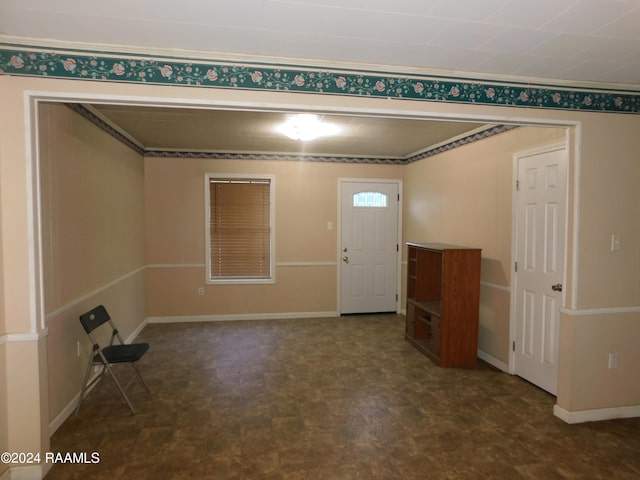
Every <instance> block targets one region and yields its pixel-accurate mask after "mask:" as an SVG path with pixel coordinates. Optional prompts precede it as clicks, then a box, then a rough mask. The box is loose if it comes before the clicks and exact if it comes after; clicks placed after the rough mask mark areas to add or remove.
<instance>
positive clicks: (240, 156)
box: [66, 103, 518, 165]
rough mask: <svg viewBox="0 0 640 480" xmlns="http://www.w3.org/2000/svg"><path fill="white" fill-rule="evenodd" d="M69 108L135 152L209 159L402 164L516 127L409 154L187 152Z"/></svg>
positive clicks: (76, 105)
mask: <svg viewBox="0 0 640 480" xmlns="http://www.w3.org/2000/svg"><path fill="white" fill-rule="evenodd" d="M66 105H67V106H68V107H69V108H70V109H71V110H73V111H74V112H76V113H78V114H80V115H82V116H83V117H84V118H85V119H87V120H89V121H90V122H92V123H93V124H95V125H96V126H97V127H98V128H101V129H102V130H104V131H105V132H107V133H108V134H109V135H111V136H113V137H114V138H116V139H117V140H118V141H120V142H122V143H123V144H125V145H126V146H128V147H129V148H131V149H132V150H134V151H135V152H137V153H138V154H140V155H143V156H145V157H156V158H205V159H209V160H288V161H300V162H322V163H361V164H377V165H406V164H408V163H412V162H416V161H418V160H422V159H423V158H428V157H431V156H433V155H437V154H438V153H443V152H446V151H448V150H453V149H454V148H458V147H461V146H463V145H467V144H469V143H473V142H477V141H478V140H482V139H483V138H489V137H492V136H494V135H497V134H499V133H502V132H506V131H509V130H513V129H514V128H518V125H495V126H493V127H490V128H487V129H486V130H483V131H481V132H476V133H473V134H470V135H467V136H466V137H463V138H460V139H458V140H455V141H452V142H449V143H446V144H444V145H440V146H438V147H436V148H432V149H430V150H427V151H425V152H422V153H419V154H417V155H414V156H412V157H409V158H394V157H386V158H380V157H345V156H325V155H305V154H300V155H293V154H256V153H225V152H200V151H198V152H191V151H173V150H147V149H145V148H144V147H142V146H140V145H138V144H137V143H135V142H133V141H132V140H131V139H129V138H128V137H127V136H126V135H123V134H122V133H121V132H119V131H118V130H116V129H115V128H113V127H112V126H111V125H109V124H108V123H107V122H105V121H104V120H102V119H101V118H100V117H98V116H97V115H95V114H94V113H93V112H92V111H91V110H89V109H88V108H86V107H85V106H84V105H82V104H79V103H67V104H66Z"/></svg>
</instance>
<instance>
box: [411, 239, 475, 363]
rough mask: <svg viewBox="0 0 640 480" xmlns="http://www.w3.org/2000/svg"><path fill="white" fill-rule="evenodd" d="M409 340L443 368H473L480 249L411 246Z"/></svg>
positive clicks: (449, 246) (442, 245)
mask: <svg viewBox="0 0 640 480" xmlns="http://www.w3.org/2000/svg"><path fill="white" fill-rule="evenodd" d="M407 247H408V262H407V319H406V329H405V338H406V339H407V341H408V342H410V343H411V344H412V345H414V346H415V347H416V348H417V349H418V350H420V351H421V352H422V353H424V354H425V355H426V356H427V357H429V358H430V359H431V360H432V361H433V362H434V363H435V364H436V365H438V366H440V367H471V366H474V365H476V363H477V355H478V315H479V313H478V310H479V305H480V253H481V250H480V249H479V248H468V247H458V246H455V245H447V244H442V243H430V244H423V243H410V242H409V243H407Z"/></svg>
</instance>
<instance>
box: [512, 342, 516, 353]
mask: <svg viewBox="0 0 640 480" xmlns="http://www.w3.org/2000/svg"><path fill="white" fill-rule="evenodd" d="M511 350H512V351H513V352H515V351H516V342H515V340H514V341H513V344H512V345H511Z"/></svg>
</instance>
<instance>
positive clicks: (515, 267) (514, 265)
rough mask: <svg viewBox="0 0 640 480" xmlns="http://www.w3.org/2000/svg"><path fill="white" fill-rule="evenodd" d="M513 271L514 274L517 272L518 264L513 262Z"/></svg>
mask: <svg viewBox="0 0 640 480" xmlns="http://www.w3.org/2000/svg"><path fill="white" fill-rule="evenodd" d="M513 269H514V271H516V272H517V271H518V262H515V263H514V264H513Z"/></svg>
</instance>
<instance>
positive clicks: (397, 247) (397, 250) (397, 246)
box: [396, 243, 400, 252]
mask: <svg viewBox="0 0 640 480" xmlns="http://www.w3.org/2000/svg"><path fill="white" fill-rule="evenodd" d="M399 251H400V245H398V244H397V243H396V252H399Z"/></svg>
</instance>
